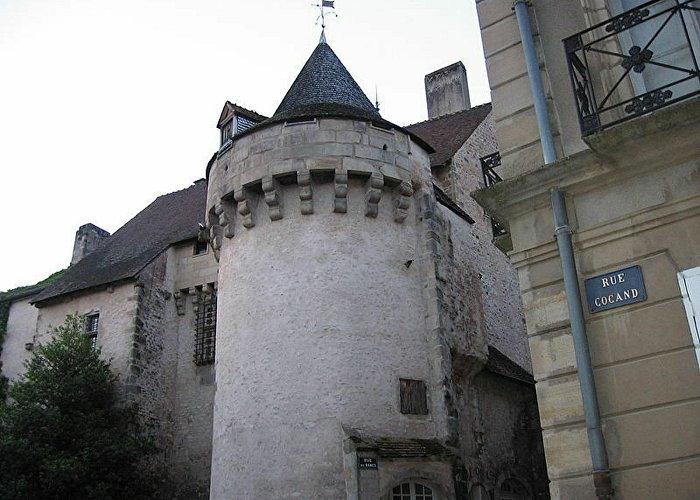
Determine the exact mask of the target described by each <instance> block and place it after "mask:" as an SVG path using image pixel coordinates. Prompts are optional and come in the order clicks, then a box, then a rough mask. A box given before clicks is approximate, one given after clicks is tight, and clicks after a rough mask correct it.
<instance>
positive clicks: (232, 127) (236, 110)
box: [217, 101, 267, 154]
mask: <svg viewBox="0 0 700 500" xmlns="http://www.w3.org/2000/svg"><path fill="white" fill-rule="evenodd" d="M265 119H267V117H265V116H263V115H259V114H258V113H256V112H255V111H251V110H250V109H246V108H243V107H241V106H238V105H237V104H231V103H230V102H228V101H226V104H225V105H224V109H223V110H222V111H221V115H220V116H219V124H218V125H217V127H218V128H219V130H220V132H221V144H220V147H219V154H222V153H223V152H225V151H226V150H228V148H230V147H231V144H232V143H233V138H234V137H235V136H236V135H238V134H242V133H243V132H245V131H246V130H248V129H249V128H250V127H252V126H253V125H256V124H258V123H260V122H261V121H263V120H265Z"/></svg>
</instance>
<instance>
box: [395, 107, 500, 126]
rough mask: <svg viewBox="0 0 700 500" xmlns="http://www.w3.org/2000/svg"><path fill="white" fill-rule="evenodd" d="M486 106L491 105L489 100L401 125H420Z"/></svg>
mask: <svg viewBox="0 0 700 500" xmlns="http://www.w3.org/2000/svg"><path fill="white" fill-rule="evenodd" d="M486 106H491V103H490V102H485V103H483V104H479V105H477V106H472V107H471V108H469V109H460V110H459V111H454V112H452V113H448V114H446V115H441V116H438V117H437V118H428V119H427V120H423V121H420V122H416V123H411V124H410V125H404V126H403V127H404V128H408V127H414V126H416V125H421V124H423V123H428V122H434V121H437V120H442V119H443V118H449V117H450V116H454V115H458V114H460V113H468V112H470V111H474V110H476V109H480V108H484V107H486Z"/></svg>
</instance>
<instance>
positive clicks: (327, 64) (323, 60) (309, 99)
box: [272, 32, 381, 120]
mask: <svg viewBox="0 0 700 500" xmlns="http://www.w3.org/2000/svg"><path fill="white" fill-rule="evenodd" d="M331 115H334V116H348V117H354V118H362V119H365V120H375V119H381V116H380V115H379V113H378V112H377V110H376V109H375V107H374V105H373V104H372V102H371V101H370V100H369V99H368V98H367V96H366V95H365V93H364V92H363V91H362V89H360V86H359V85H358V84H357V82H356V81H355V79H354V78H353V77H352V75H350V73H349V72H348V70H347V69H346V68H345V66H344V65H343V63H342V62H340V59H338V56H337V55H335V52H333V49H331V47H330V46H329V45H328V43H327V42H326V38H325V33H323V32H322V33H321V40H320V41H319V44H318V45H317V46H316V49H315V50H314V51H313V53H312V54H311V57H309V60H308V61H306V64H305V65H304V67H303V68H302V70H301V71H300V72H299V75H298V76H297V78H296V80H294V83H293V84H292V86H291V87H290V88H289V90H288V91H287V95H285V96H284V99H282V102H281V103H280V105H279V107H278V108H277V111H275V114H274V115H273V117H272V118H273V119H284V120H289V119H292V118H301V117H311V118H313V117H316V116H331Z"/></svg>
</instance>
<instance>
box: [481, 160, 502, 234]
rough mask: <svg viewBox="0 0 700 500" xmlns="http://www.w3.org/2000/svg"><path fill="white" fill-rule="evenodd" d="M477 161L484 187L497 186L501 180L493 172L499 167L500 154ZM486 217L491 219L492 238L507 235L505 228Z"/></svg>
mask: <svg viewBox="0 0 700 500" xmlns="http://www.w3.org/2000/svg"><path fill="white" fill-rule="evenodd" d="M479 161H480V162H481V174H482V175H483V177H484V186H485V187H490V186H493V185H494V184H497V183H499V182H501V181H502V180H503V179H501V176H500V175H498V174H497V173H496V171H495V170H494V169H495V168H497V167H500V166H501V153H500V152H499V151H496V152H495V153H492V154H490V155H487V156H483V157H481V158H479ZM486 215H487V216H488V217H489V219H491V229H492V230H493V237H494V238H496V237H498V236H503V235H504V234H507V233H508V231H506V228H505V227H503V226H502V225H501V224H500V223H499V222H498V221H497V220H496V219H494V218H493V217H491V216H490V215H489V214H488V213H487V214H486Z"/></svg>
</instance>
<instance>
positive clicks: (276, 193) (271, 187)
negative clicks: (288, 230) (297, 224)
mask: <svg viewBox="0 0 700 500" xmlns="http://www.w3.org/2000/svg"><path fill="white" fill-rule="evenodd" d="M262 189H263V192H264V193H265V203H267V208H268V211H269V213H270V220H272V221H274V220H280V219H281V218H282V197H281V196H280V185H279V182H277V181H276V180H275V179H274V178H273V177H272V176H267V177H263V180H262Z"/></svg>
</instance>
